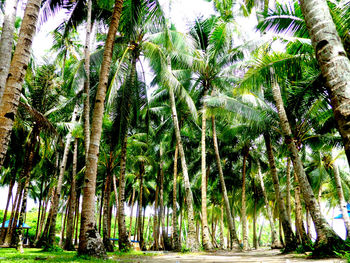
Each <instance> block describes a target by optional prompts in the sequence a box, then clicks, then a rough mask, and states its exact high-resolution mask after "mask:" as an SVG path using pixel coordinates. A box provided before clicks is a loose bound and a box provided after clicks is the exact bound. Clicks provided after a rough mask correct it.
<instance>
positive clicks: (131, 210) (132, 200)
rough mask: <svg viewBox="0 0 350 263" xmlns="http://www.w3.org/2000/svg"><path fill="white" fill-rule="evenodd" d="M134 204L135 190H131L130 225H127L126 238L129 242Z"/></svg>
mask: <svg viewBox="0 0 350 263" xmlns="http://www.w3.org/2000/svg"><path fill="white" fill-rule="evenodd" d="M134 204H135V188H133V189H132V196H131V209H130V224H129V234H128V238H129V239H130V240H131V232H132V216H133V212H134Z"/></svg>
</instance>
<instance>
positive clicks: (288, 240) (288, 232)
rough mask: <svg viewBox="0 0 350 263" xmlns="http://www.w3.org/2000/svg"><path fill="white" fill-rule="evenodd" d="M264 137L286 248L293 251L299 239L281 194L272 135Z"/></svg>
mask: <svg viewBox="0 0 350 263" xmlns="http://www.w3.org/2000/svg"><path fill="white" fill-rule="evenodd" d="M264 138H265V145H266V151H267V155H268V160H269V166H270V172H271V176H272V181H273V186H274V188H275V195H276V200H277V203H278V209H279V218H280V221H281V223H282V227H283V233H284V241H285V248H284V249H285V251H286V252H287V251H293V250H295V249H296V247H297V242H296V241H297V240H296V238H295V235H294V233H293V230H292V226H291V222H290V221H289V218H288V215H287V211H286V206H285V204H284V200H283V196H282V194H281V190H280V184H279V179H278V175H277V168H276V164H275V158H274V155H273V150H272V145H271V138H270V135H269V134H267V133H265V134H264Z"/></svg>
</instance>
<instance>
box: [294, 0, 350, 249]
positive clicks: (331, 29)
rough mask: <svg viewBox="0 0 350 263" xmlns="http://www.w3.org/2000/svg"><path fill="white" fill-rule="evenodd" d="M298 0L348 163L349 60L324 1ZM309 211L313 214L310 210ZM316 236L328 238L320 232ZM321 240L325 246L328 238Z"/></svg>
mask: <svg viewBox="0 0 350 263" xmlns="http://www.w3.org/2000/svg"><path fill="white" fill-rule="evenodd" d="M299 2H300V7H301V10H302V12H303V15H304V17H305V23H306V26H307V28H308V31H309V34H310V37H311V42H312V45H313V47H314V49H315V53H316V58H317V61H318V64H319V65H320V68H321V71H322V75H323V77H324V78H325V79H326V86H327V88H328V90H329V93H330V94H329V95H330V99H331V104H332V109H333V113H334V118H335V120H336V122H337V124H338V125H337V127H338V130H339V133H340V134H341V136H342V138H343V144H344V148H345V153H346V156H347V158H348V163H349V164H350V108H349V105H350V61H349V59H348V57H347V55H346V52H345V50H344V47H343V44H342V42H341V39H340V38H339V36H338V32H337V30H336V27H335V24H334V22H333V20H332V17H331V15H330V12H329V8H328V5H327V1H325V0H308V1H306V0H299ZM299 179H301V178H299ZM301 181H302V179H301ZM302 189H303V187H302ZM302 192H303V190H302ZM303 194H304V192H303ZM304 198H305V197H304ZM306 198H307V197H306ZM311 213H312V214H313V211H311ZM317 221H319V220H317ZM316 224H318V223H316ZM316 228H317V227H316ZM321 228H323V227H321ZM326 231H327V230H326ZM326 235H328V234H326ZM329 235H330V236H329V238H331V239H333V236H334V235H333V234H329ZM320 238H321V240H323V239H328V237H325V236H324V235H323V234H321V237H320ZM325 242H326V244H325V245H326V246H327V242H328V241H325ZM322 243H323V241H322Z"/></svg>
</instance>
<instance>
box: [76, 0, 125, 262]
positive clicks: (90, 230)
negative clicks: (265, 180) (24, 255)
mask: <svg viewBox="0 0 350 263" xmlns="http://www.w3.org/2000/svg"><path fill="white" fill-rule="evenodd" d="M122 7H123V0H115V4H114V10H113V15H112V17H111V22H110V26H109V30H108V34H107V39H106V43H105V49H104V52H103V60H102V66H101V70H100V76H99V83H98V87H97V93H96V100H95V107H94V112H93V116H92V125H91V138H90V145H89V151H88V158H87V163H86V172H85V178H84V187H83V202H82V211H81V227H80V238H79V240H80V242H79V249H78V253H79V254H87V255H90V256H95V257H106V251H105V249H104V246H103V243H102V240H101V237H100V234H99V233H98V232H97V228H96V219H95V190H96V174H97V160H98V154H99V148H100V140H101V132H102V119H103V112H104V101H105V97H106V89H107V83H108V75H109V70H110V66H111V62H112V54H113V46H114V39H115V35H116V33H117V29H118V25H119V19H120V15H121V12H122Z"/></svg>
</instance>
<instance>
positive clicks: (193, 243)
mask: <svg viewBox="0 0 350 263" xmlns="http://www.w3.org/2000/svg"><path fill="white" fill-rule="evenodd" d="M169 96H170V105H171V111H172V118H173V122H174V128H175V135H176V141H177V144H178V146H179V153H180V159H181V166H182V174H183V178H184V186H185V193H186V205H187V220H188V235H187V241H188V242H187V243H188V245H189V247H188V248H189V250H190V251H197V250H198V249H199V244H198V242H197V238H196V226H195V222H194V211H193V195H192V190H191V184H190V179H189V177H188V170H187V163H186V157H185V151H184V149H183V145H182V141H181V135H180V128H179V122H178V118H177V111H176V104H175V95H174V90H173V88H172V87H170V88H169Z"/></svg>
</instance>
